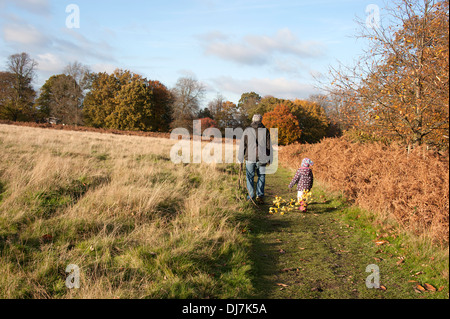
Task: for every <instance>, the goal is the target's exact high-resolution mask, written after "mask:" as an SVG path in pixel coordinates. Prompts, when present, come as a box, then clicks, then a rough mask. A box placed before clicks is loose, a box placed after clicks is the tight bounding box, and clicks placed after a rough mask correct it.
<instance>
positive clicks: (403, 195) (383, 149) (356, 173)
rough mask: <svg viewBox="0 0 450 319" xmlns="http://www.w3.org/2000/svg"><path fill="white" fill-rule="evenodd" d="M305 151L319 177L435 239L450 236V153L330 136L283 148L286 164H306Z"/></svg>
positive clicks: (361, 203) (360, 202) (445, 239)
mask: <svg viewBox="0 0 450 319" xmlns="http://www.w3.org/2000/svg"><path fill="white" fill-rule="evenodd" d="M304 157H308V158H311V159H312V160H313V161H314V177H315V178H316V179H317V180H319V181H321V182H323V183H324V184H325V185H327V186H329V187H330V188H331V189H334V190H341V191H343V193H344V195H345V196H346V197H347V198H348V199H349V200H351V201H353V202H354V203H355V204H357V205H359V206H360V207H362V208H364V209H367V210H370V211H373V212H376V213H378V214H386V213H387V215H388V216H391V217H393V218H395V220H396V221H397V222H398V223H399V224H400V226H401V227H403V228H404V229H406V230H409V231H412V232H413V233H415V234H423V235H425V237H430V238H432V239H433V240H435V241H439V242H441V243H442V242H447V243H448V236H449V213H448V209H449V162H448V154H447V156H446V157H445V158H439V157H437V156H436V155H433V154H432V153H427V152H426V151H425V148H422V149H420V148H417V149H415V150H414V151H413V152H412V153H410V154H409V155H408V153H407V151H406V150H405V148H402V147H400V146H386V145H384V144H382V143H372V144H358V143H351V142H349V141H348V140H346V139H345V138H328V139H324V140H323V141H322V142H321V143H318V144H310V145H304V144H293V145H288V146H284V147H281V148H280V151H279V158H280V161H281V163H283V165H285V166H288V167H290V168H292V169H296V168H298V167H299V166H300V163H301V160H302V158H304Z"/></svg>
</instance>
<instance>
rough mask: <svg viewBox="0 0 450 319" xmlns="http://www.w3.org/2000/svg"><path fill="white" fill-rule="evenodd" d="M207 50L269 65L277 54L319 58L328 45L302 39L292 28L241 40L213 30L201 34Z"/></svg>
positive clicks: (240, 62) (229, 58)
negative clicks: (232, 38) (234, 39)
mask: <svg viewBox="0 0 450 319" xmlns="http://www.w3.org/2000/svg"><path fill="white" fill-rule="evenodd" d="M199 39H200V40H201V41H202V44H203V47H204V51H205V54H207V55H215V56H217V57H219V58H221V59H224V60H228V61H233V62H236V63H239V64H245V65H265V64H269V63H272V62H273V57H274V56H276V55H277V56H279V55H282V56H286V55H289V56H293V57H295V58H301V59H304V58H317V57H320V56H322V54H323V52H324V45H323V44H322V43H320V42H318V41H306V42H303V41H300V39H298V37H297V36H296V35H295V34H294V33H292V31H291V30H289V29H288V28H285V29H280V30H278V31H277V32H276V33H275V34H274V35H271V36H267V35H247V36H245V37H243V38H242V39H240V40H238V41H233V40H231V39H230V37H227V36H225V35H224V34H222V33H220V32H210V33H207V34H204V35H202V36H200V37H199Z"/></svg>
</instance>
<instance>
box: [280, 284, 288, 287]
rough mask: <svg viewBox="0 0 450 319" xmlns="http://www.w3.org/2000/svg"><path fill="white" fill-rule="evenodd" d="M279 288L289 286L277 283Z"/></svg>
mask: <svg viewBox="0 0 450 319" xmlns="http://www.w3.org/2000/svg"><path fill="white" fill-rule="evenodd" d="M277 286H281V287H289V286H288V285H286V284H282V283H277Z"/></svg>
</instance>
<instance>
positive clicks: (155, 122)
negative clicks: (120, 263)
mask: <svg viewBox="0 0 450 319" xmlns="http://www.w3.org/2000/svg"><path fill="white" fill-rule="evenodd" d="M147 83H148V86H149V88H150V90H151V92H152V103H153V105H154V112H153V116H152V117H151V123H150V126H151V127H152V130H153V131H158V132H168V131H170V123H171V122H172V120H173V119H172V113H173V111H172V106H173V103H174V100H175V97H174V96H173V94H172V92H171V91H170V90H169V89H168V88H167V87H166V86H165V85H164V84H162V83H161V82H159V81H154V80H152V81H148V82H147Z"/></svg>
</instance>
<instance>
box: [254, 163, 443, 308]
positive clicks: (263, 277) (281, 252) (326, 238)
mask: <svg viewBox="0 0 450 319" xmlns="http://www.w3.org/2000/svg"><path fill="white" fill-rule="evenodd" d="M291 177H292V172H290V171H288V170H286V169H279V170H278V172H277V173H276V174H274V175H268V176H267V179H266V181H267V183H266V201H265V203H264V205H260V206H259V207H257V208H255V214H254V215H253V217H252V220H251V221H250V225H249V236H250V240H251V243H252V257H251V258H252V260H253V262H254V275H255V280H254V286H255V288H256V290H257V292H258V293H257V295H256V296H255V297H256V298H270V299H272V298H276V299H290V298H293V299H312V298H324V299H347V298H351V299H364V298H370V299H378V298H389V299H391V298H394V299H398V298H402V299H406V298H447V297H446V296H447V294H448V291H447V289H448V282H447V285H446V288H445V289H443V290H442V291H441V292H438V291H436V292H431V291H426V292H419V291H417V289H416V290H415V289H414V286H415V285H417V284H418V283H421V284H424V283H423V282H421V281H422V279H421V278H420V275H421V272H416V271H414V267H415V266H416V265H415V264H412V265H411V264H410V263H409V261H410V258H409V256H405V255H404V253H405V252H404V251H403V249H402V243H401V242H400V241H399V240H396V239H394V238H389V239H390V241H389V243H385V244H383V245H377V244H376V243H375V241H374V239H375V238H376V236H377V234H376V232H374V230H373V229H372V228H371V227H367V228H365V227H364V223H359V221H358V219H359V218H360V217H361V216H360V215H359V214H360V211H359V210H358V209H357V208H352V207H351V206H350V205H349V204H347V203H346V201H345V199H343V198H342V197H340V196H338V195H334V196H332V195H330V194H327V193H325V192H324V191H323V190H322V189H321V188H320V187H319V185H318V184H317V183H316V184H315V186H314V187H313V199H312V203H311V204H310V205H309V207H308V212H306V213H300V212H295V213H288V214H285V215H283V216H282V215H270V214H268V211H269V207H270V206H271V204H272V200H273V199H274V197H275V195H278V196H282V197H283V198H288V199H290V198H295V196H296V192H294V191H292V192H290V190H289V189H288V187H287V185H288V184H289V182H290V179H291ZM371 264H375V265H377V266H378V267H379V269H380V284H381V286H382V287H381V288H382V289H373V288H372V289H369V288H367V286H366V278H367V277H368V276H369V275H370V273H367V272H365V270H366V267H367V266H368V265H371ZM422 273H423V272H422ZM429 275H430V276H431V277H432V275H431V274H429ZM435 279H436V278H435ZM436 280H437V281H439V278H437V279H436ZM440 284H442V282H439V283H438V282H434V285H440Z"/></svg>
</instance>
